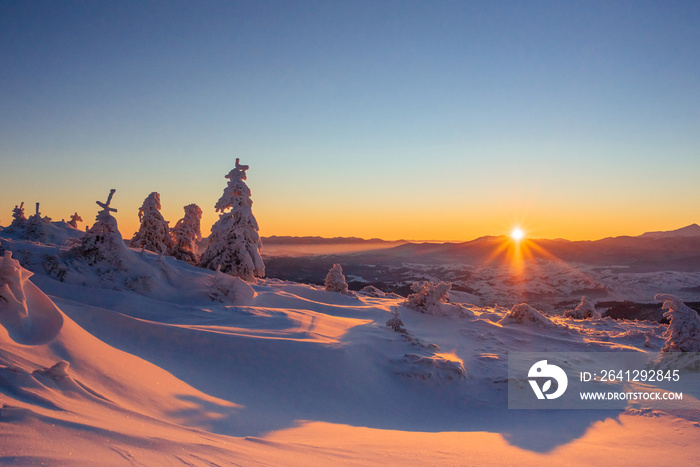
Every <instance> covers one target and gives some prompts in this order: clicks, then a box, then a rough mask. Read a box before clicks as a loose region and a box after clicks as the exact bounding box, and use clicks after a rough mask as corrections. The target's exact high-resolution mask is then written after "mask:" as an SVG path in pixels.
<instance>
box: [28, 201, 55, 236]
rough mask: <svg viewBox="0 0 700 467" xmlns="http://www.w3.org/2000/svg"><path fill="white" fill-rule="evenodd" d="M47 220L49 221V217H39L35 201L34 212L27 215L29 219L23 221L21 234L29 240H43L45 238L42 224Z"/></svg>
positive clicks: (37, 205) (37, 204)
mask: <svg viewBox="0 0 700 467" xmlns="http://www.w3.org/2000/svg"><path fill="white" fill-rule="evenodd" d="M49 222H51V218H50V217H41V212H39V203H36V212H35V213H34V214H32V215H31V216H29V219H27V221H26V222H25V223H24V234H23V235H22V236H23V237H24V238H26V239H29V240H36V241H44V240H45V239H46V232H45V230H44V224H48V223H49Z"/></svg>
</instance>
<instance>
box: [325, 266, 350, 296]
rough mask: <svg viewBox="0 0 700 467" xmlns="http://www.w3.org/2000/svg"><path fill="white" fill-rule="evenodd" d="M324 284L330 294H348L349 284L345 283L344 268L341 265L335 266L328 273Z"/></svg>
mask: <svg viewBox="0 0 700 467" xmlns="http://www.w3.org/2000/svg"><path fill="white" fill-rule="evenodd" d="M324 284H325V287H326V290H327V291H329V292H338V293H348V283H347V282H345V276H344V275H343V268H342V266H340V264H334V265H333V267H332V268H331V269H330V270H329V271H328V274H326V280H325V281H324Z"/></svg>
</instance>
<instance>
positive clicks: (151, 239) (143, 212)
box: [131, 191, 173, 254]
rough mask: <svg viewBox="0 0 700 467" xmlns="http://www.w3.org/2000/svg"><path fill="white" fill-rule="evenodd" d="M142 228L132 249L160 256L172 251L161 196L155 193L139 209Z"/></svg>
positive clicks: (132, 242)
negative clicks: (143, 250) (140, 249)
mask: <svg viewBox="0 0 700 467" xmlns="http://www.w3.org/2000/svg"><path fill="white" fill-rule="evenodd" d="M139 222H141V226H140V227H139V230H138V232H136V233H135V234H134V236H133V238H132V239H131V247H132V248H144V249H146V250H148V251H153V252H155V253H158V254H165V253H169V252H170V250H171V249H172V244H173V243H172V240H171V238H170V227H169V226H168V221H166V220H165V219H163V216H162V215H161V214H160V194H159V193H156V192H155V191H154V192H153V193H151V194H150V195H148V196H147V197H146V199H145V200H143V204H142V205H141V208H140V209H139Z"/></svg>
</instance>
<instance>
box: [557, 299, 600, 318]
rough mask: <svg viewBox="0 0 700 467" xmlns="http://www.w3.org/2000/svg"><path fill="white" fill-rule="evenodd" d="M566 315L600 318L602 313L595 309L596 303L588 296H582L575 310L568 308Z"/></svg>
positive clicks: (570, 316)
mask: <svg viewBox="0 0 700 467" xmlns="http://www.w3.org/2000/svg"><path fill="white" fill-rule="evenodd" d="M564 316H565V317H567V318H574V319H587V318H600V313H599V312H598V311H597V310H596V309H595V305H593V303H592V302H591V301H590V300H589V299H588V297H581V303H579V304H578V305H577V306H576V308H574V309H573V310H566V311H565V312H564Z"/></svg>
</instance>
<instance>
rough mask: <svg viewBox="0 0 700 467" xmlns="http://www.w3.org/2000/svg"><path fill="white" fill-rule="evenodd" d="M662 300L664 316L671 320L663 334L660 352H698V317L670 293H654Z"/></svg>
mask: <svg viewBox="0 0 700 467" xmlns="http://www.w3.org/2000/svg"><path fill="white" fill-rule="evenodd" d="M654 299H655V300H659V301H663V302H664V304H663V309H664V310H666V312H665V313H664V317H666V318H668V319H669V320H671V323H670V324H669V325H668V329H667V330H666V331H665V332H664V334H663V336H664V337H665V338H666V346H665V347H664V348H663V349H661V351H662V352H700V317H699V316H698V314H697V312H696V311H695V310H693V309H691V308H689V307H688V306H687V305H686V304H685V303H683V301H681V299H680V298H678V297H676V296H674V295H670V294H656V296H655V297H654Z"/></svg>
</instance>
